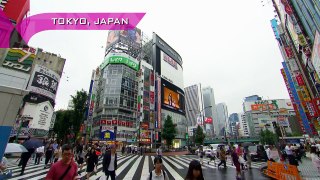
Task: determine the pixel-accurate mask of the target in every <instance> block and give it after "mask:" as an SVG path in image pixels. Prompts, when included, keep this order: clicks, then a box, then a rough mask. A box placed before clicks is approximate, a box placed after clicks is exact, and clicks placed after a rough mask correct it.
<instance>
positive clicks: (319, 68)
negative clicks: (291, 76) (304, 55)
mask: <svg viewBox="0 0 320 180" xmlns="http://www.w3.org/2000/svg"><path fill="white" fill-rule="evenodd" d="M311 62H312V64H313V66H314V68H315V70H316V72H317V74H318V76H319V77H320V34H319V32H318V31H317V32H316V36H315V38H314V44H313V50H312V57H311Z"/></svg>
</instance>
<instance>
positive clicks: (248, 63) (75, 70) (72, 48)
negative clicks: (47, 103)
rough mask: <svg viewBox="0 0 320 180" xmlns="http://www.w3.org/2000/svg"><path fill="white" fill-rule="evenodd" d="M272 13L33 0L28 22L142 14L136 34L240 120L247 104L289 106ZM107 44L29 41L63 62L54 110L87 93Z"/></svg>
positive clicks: (175, 4)
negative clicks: (57, 15)
mask: <svg viewBox="0 0 320 180" xmlns="http://www.w3.org/2000/svg"><path fill="white" fill-rule="evenodd" d="M263 5H265V6H263ZM273 10H274V9H273V8H272V4H271V2H269V3H267V2H266V3H261V0H245V1H239V0H222V1H221V0H215V1H207V0H198V1H179V0H175V1H174V0H170V1H169V0H152V1H150V0H116V1H115V0H90V1H88V0H86V1H84V0H67V1H66V0H31V12H30V14H31V15H33V14H39V13H46V12H145V13H146V15H145V16H144V18H143V19H142V20H141V22H140V23H139V24H138V27H139V28H140V29H142V31H144V33H147V34H150V37H151V34H152V32H156V33H157V34H158V35H159V36H160V37H161V38H162V39H163V40H165V41H166V42H167V43H168V44H169V45H170V46H171V47H173V48H174V49H175V50H176V51H177V52H178V53H179V54H180V55H181V57H182V60H183V70H184V72H183V73H184V85H185V86H190V85H193V84H195V83H201V84H202V86H203V87H204V86H211V87H212V88H213V89H214V92H215V100H216V103H220V102H225V103H226V104H227V106H228V110H229V114H231V113H234V112H242V101H243V99H244V97H246V96H250V95H255V94H257V95H260V96H263V98H265V99H275V98H279V99H287V98H289V95H288V93H287V89H286V87H285V84H284V81H283V78H282V75H281V73H280V69H281V68H282V66H281V62H282V57H281V54H280V51H279V49H278V45H277V43H276V40H275V37H274V34H273V31H272V28H271V24H270V20H271V19H272V18H273V17H274V15H275V13H274V12H273ZM106 39H107V31H46V32H41V33H39V34H37V35H35V36H33V37H32V39H31V40H30V42H29V44H30V45H31V46H34V47H41V48H42V49H44V50H46V51H49V52H53V53H56V54H60V55H61V56H62V57H64V58H66V64H65V67H64V72H65V73H64V74H63V76H62V79H61V81H60V86H59V89H58V94H57V97H56V107H55V109H56V110H57V109H61V108H64V109H65V108H66V107H67V104H68V101H69V99H70V95H73V94H75V92H76V91H77V90H81V89H84V90H87V91H88V89H89V83H90V78H91V72H92V69H95V68H96V67H97V66H98V65H100V63H101V62H102V61H103V56H104V48H105V44H106ZM67 76H68V77H69V78H67ZM67 79H68V81H67Z"/></svg>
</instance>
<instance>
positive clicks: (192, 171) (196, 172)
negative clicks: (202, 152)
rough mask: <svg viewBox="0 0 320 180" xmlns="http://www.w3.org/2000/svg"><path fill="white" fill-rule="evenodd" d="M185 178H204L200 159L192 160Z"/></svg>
mask: <svg viewBox="0 0 320 180" xmlns="http://www.w3.org/2000/svg"><path fill="white" fill-rule="evenodd" d="M185 180H204V177H203V173H202V168H201V164H200V162H199V161H198V160H192V161H191V162H190V164H189V169H188V172H187V176H186V177H185Z"/></svg>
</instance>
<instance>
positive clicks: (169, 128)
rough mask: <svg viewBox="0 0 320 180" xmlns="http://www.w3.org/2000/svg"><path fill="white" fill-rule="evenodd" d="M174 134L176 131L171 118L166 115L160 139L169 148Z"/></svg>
mask: <svg viewBox="0 0 320 180" xmlns="http://www.w3.org/2000/svg"><path fill="white" fill-rule="evenodd" d="M176 134H177V130H176V127H175V125H174V124H173V122H172V117H171V116H169V115H168V116H167V118H166V120H165V121H164V125H163V128H162V133H161V137H162V138H163V139H165V140H166V141H167V145H168V146H169V147H170V146H171V145H172V141H173V139H174V138H175V136H176Z"/></svg>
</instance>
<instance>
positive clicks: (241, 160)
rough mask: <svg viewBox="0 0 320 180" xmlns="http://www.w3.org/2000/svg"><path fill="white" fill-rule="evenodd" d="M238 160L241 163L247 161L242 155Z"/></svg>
mask: <svg viewBox="0 0 320 180" xmlns="http://www.w3.org/2000/svg"><path fill="white" fill-rule="evenodd" d="M238 161H239V163H240V164H244V163H246V161H245V160H244V159H243V157H242V156H239V160H238Z"/></svg>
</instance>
